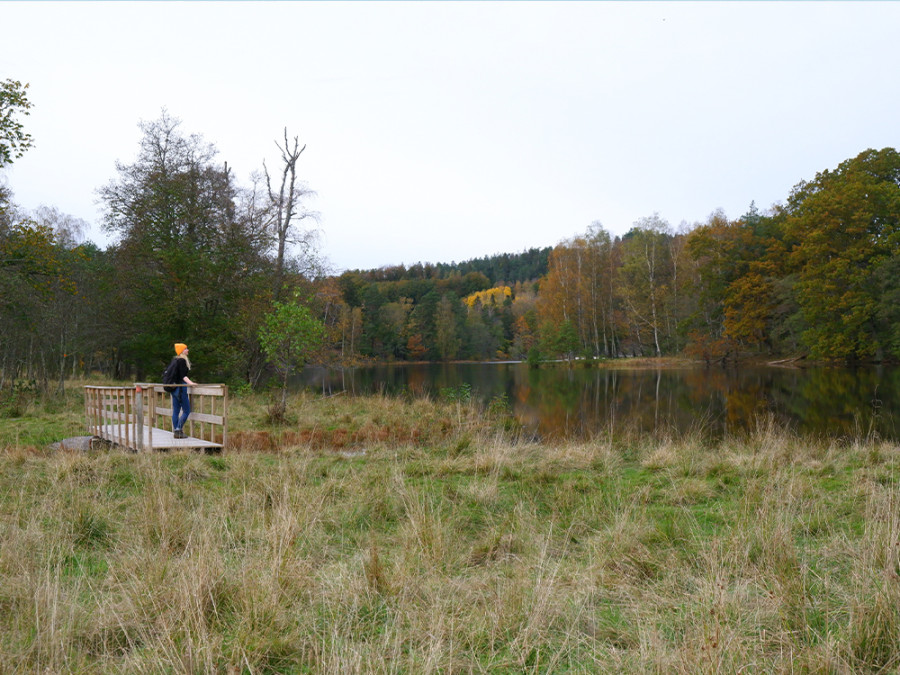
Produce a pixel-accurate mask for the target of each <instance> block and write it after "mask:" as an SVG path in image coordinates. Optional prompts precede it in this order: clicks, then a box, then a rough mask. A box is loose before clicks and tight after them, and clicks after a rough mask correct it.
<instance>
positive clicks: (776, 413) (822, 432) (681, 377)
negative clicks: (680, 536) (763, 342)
mask: <svg viewBox="0 0 900 675" xmlns="http://www.w3.org/2000/svg"><path fill="white" fill-rule="evenodd" d="M295 384H296V385H297V386H300V387H307V388H310V389H312V390H315V391H318V392H324V393H326V394H335V393H338V392H342V391H347V392H351V393H358V394H365V393H373V392H384V393H387V394H398V393H411V394H413V395H426V394H427V395H431V396H443V397H447V398H456V399H460V398H462V399H464V398H466V396H471V397H474V398H477V399H480V400H481V401H483V402H484V403H486V404H491V403H492V402H493V403H494V405H503V404H504V403H506V404H508V406H509V408H510V410H511V412H512V414H513V415H515V417H516V418H517V419H518V420H519V422H520V423H521V424H522V425H523V427H524V428H525V429H526V430H527V431H528V432H529V433H532V434H534V435H535V436H536V437H539V438H543V439H548V438H558V437H567V438H572V437H590V436H593V435H597V434H604V433H620V432H640V433H673V434H683V433H685V432H693V431H697V432H701V433H703V434H705V435H707V436H713V437H721V436H724V435H730V434H741V433H744V432H746V431H747V430H750V429H753V428H755V427H756V426H757V425H758V424H759V423H760V422H761V421H774V422H775V423H776V424H778V425H780V426H783V427H785V428H787V429H790V430H793V431H796V432H798V433H803V434H814V435H819V436H827V437H833V438H845V437H853V436H865V435H868V434H872V433H874V434H877V435H878V436H879V437H881V438H885V439H891V440H897V439H898V437H900V435H898V425H897V418H898V415H900V368H896V367H886V366H879V367H860V368H832V367H811V368H785V367H775V366H754V367H740V368H728V369H724V368H717V367H714V368H703V367H691V368H673V369H663V370H656V369H633V370H632V369H624V368H592V367H582V366H577V365H576V367H574V368H570V367H567V366H566V365H564V364H554V365H545V366H543V367H541V368H538V369H534V368H529V367H528V365H527V364H524V363H449V364H448V363H430V364H394V365H378V366H367V367H364V368H352V369H346V370H339V369H326V368H307V369H306V370H304V371H303V373H302V374H301V375H300V376H299V378H298V379H297V380H296V381H295Z"/></svg>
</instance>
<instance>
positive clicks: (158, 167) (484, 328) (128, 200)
mask: <svg viewBox="0 0 900 675" xmlns="http://www.w3.org/2000/svg"><path fill="white" fill-rule="evenodd" d="M26 88H27V85H25V86H23V85H21V84H20V83H18V82H14V81H12V80H7V81H6V82H5V83H0V171H2V169H3V168H4V166H7V165H9V164H11V163H12V162H14V161H15V160H16V159H17V158H18V157H20V156H21V154H22V153H23V152H25V151H27V149H28V147H29V145H30V143H31V138H30V136H29V135H28V134H27V133H26V132H25V129H24V127H23V126H22V123H21V122H19V121H16V118H15V117H14V116H13V114H12V113H15V112H19V113H27V109H28V107H30V104H29V103H28V101H27V97H26V96H25V93H26V92H25V89H26ZM140 127H141V131H142V139H141V142H140V147H139V149H138V154H137V159H136V160H135V161H134V162H133V163H130V164H127V163H119V164H117V166H116V175H115V176H114V177H113V178H112V179H111V180H110V181H109V183H107V184H106V185H103V186H98V196H99V200H100V203H101V205H102V207H103V214H104V215H103V222H102V226H103V229H104V232H105V233H107V234H108V235H109V237H110V241H111V243H110V244H109V245H107V246H106V248H100V247H99V246H97V245H96V244H95V243H93V242H90V241H84V240H83V236H82V233H83V231H84V230H85V229H86V225H87V224H86V223H84V222H83V221H80V220H78V219H77V218H74V217H72V216H69V215H67V214H64V213H61V212H60V211H59V210H58V209H56V208H55V207H53V206H43V207H41V208H39V209H37V210H35V211H33V212H27V211H25V210H24V209H22V208H20V207H19V206H17V205H16V203H15V194H14V186H11V185H8V184H7V183H6V182H4V183H2V184H0V389H2V388H7V387H13V386H21V383H23V382H25V383H31V384H32V385H33V386H41V387H44V388H47V387H52V386H54V385H56V384H57V383H58V386H59V387H62V386H63V385H64V381H65V379H66V378H69V377H78V376H84V375H90V374H93V373H99V374H101V375H102V376H104V377H110V378H122V379H129V378H134V379H145V378H146V379H151V380H152V379H156V378H158V377H159V374H160V373H161V371H162V369H163V368H164V366H165V364H166V363H167V362H168V360H169V358H170V355H171V350H172V345H173V343H175V342H186V343H187V344H189V345H191V350H192V354H195V355H197V357H198V358H196V362H197V365H198V377H200V378H202V379H204V380H206V381H225V382H231V383H247V384H249V385H252V386H255V385H258V384H260V383H262V382H263V381H265V379H266V376H267V375H268V374H271V372H272V366H273V364H272V358H271V357H272V354H271V352H270V351H267V350H266V349H264V346H265V344H264V340H263V339H262V338H261V335H262V334H263V329H264V324H265V321H266V317H268V316H271V315H272V313H273V312H274V311H276V310H277V309H278V308H279V307H283V306H285V305H290V304H296V305H302V306H303V307H305V308H307V310H308V311H309V312H310V314H311V316H312V317H314V318H315V320H316V321H317V322H319V323H320V324H321V326H322V327H323V332H322V335H323V339H322V341H321V345H317V349H316V350H315V352H314V353H310V354H308V355H307V358H308V359H310V360H312V361H315V362H320V363H325V364H330V365H334V366H339V367H344V366H353V365H357V364H360V363H365V362H368V361H372V360H377V361H385V360H398V361H403V360H407V361H421V360H469V359H471V360H493V359H504V360H505V359H516V360H518V359H523V360H529V361H531V362H540V361H542V360H557V359H575V358H584V359H601V358H608V359H614V358H621V357H629V356H665V355H680V354H683V355H686V356H688V357H690V358H693V359H698V360H701V361H704V362H706V363H718V362H725V361H729V360H735V359H740V358H746V357H759V356H765V357H786V356H791V357H807V358H810V359H816V360H826V361H840V362H849V363H853V362H862V361H873V360H874V361H891V360H896V359H897V358H898V357H900V257H898V246H900V155H898V153H897V151H896V150H895V149H893V148H884V149H881V150H873V149H868V150H865V151H863V152H861V153H860V154H859V155H857V156H856V157H853V158H850V159H847V160H845V161H843V162H842V163H840V164H839V165H838V166H837V167H836V168H834V169H825V170H822V171H821V172H820V173H817V174H816V175H815V176H814V177H812V178H811V179H809V180H808V181H801V182H800V183H799V184H797V185H796V186H794V188H793V189H792V190H791V191H790V193H789V194H788V195H787V196H786V199H785V201H784V202H783V203H778V204H775V205H773V206H771V207H769V208H768V209H765V210H759V209H758V208H757V207H756V206H755V205H754V204H752V203H751V204H750V206H749V207H748V210H747V212H746V213H745V214H744V215H742V216H740V217H739V218H737V219H735V220H729V219H728V218H727V217H726V215H725V214H724V213H723V212H721V211H720V210H715V211H713V212H712V213H711V215H710V216H709V217H708V219H707V220H706V221H705V222H700V223H693V224H688V223H681V224H680V225H679V226H678V227H677V228H675V227H673V226H672V225H671V224H670V223H668V222H667V221H666V220H664V219H662V218H661V217H660V216H659V215H657V214H652V215H649V216H647V217H645V218H642V219H640V220H638V221H637V222H635V223H633V224H632V225H631V227H630V229H629V230H628V231H627V232H626V233H625V234H624V235H622V236H617V235H613V234H612V233H611V232H610V231H608V230H607V229H606V228H605V227H604V226H603V225H602V224H600V223H599V222H597V223H593V224H591V225H590V226H589V227H588V228H587V229H586V231H585V232H584V233H583V234H577V235H575V236H573V237H572V238H570V239H568V240H566V241H562V242H560V243H559V244H558V245H556V246H555V247H553V248H552V249H550V248H543V249H539V248H534V249H531V250H527V251H523V252H520V253H504V254H496V255H491V256H485V257H482V258H478V259H473V260H469V261H464V262H459V263H457V262H450V263H447V262H438V263H421V262H420V263H416V264H414V265H411V266H409V267H406V266H403V265H400V266H393V267H384V268H380V269H375V270H351V271H345V272H343V273H340V274H336V273H334V272H332V271H330V270H329V269H327V266H326V265H325V264H324V263H323V257H322V256H321V254H320V252H319V251H318V249H317V247H316V240H315V233H316V230H315V227H314V225H315V218H316V214H315V213H314V212H313V211H311V210H310V209H309V207H308V203H309V198H310V197H311V196H312V195H313V194H314V193H313V192H312V189H311V188H310V186H309V185H308V184H307V183H306V182H305V181H304V180H301V178H300V174H301V169H302V165H300V160H301V157H302V152H303V149H304V148H305V146H302V147H301V145H300V143H299V141H298V139H297V138H296V137H293V138H292V137H290V136H289V135H288V132H287V130H286V129H285V131H284V136H283V138H282V139H280V140H279V141H278V147H279V149H280V151H281V158H280V160H281V161H280V164H279V165H278V166H276V167H272V168H270V167H267V166H264V167H263V170H262V172H260V173H257V174H255V175H254V178H253V180H252V181H251V184H250V185H241V184H239V183H238V182H237V181H236V179H235V178H234V174H233V170H232V167H230V166H229V165H228V164H227V163H226V162H222V161H220V160H219V159H218V152H217V149H216V148H215V146H214V145H213V144H212V143H209V142H207V141H205V140H204V139H203V138H202V136H200V135H197V134H193V133H186V132H185V131H184V130H183V129H182V128H181V123H180V121H179V120H178V119H177V118H175V117H173V116H171V115H169V114H168V113H167V112H166V111H163V113H162V114H161V116H160V117H159V119H157V120H154V121H152V122H142V123H141V124H140ZM313 180H314V178H313Z"/></svg>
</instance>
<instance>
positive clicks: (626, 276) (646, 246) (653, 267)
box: [619, 214, 672, 356]
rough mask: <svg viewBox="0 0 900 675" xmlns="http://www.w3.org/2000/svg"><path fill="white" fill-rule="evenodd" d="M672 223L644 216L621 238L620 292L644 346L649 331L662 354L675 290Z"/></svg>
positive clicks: (654, 216) (640, 346)
mask: <svg viewBox="0 0 900 675" xmlns="http://www.w3.org/2000/svg"><path fill="white" fill-rule="evenodd" d="M670 229H671V228H670V227H669V224H668V223H667V222H666V221H665V220H663V219H661V218H660V217H659V216H658V215H657V214H654V215H653V216H651V217H649V218H643V219H641V220H639V221H637V222H636V223H635V224H634V227H633V228H632V229H631V230H630V231H629V232H628V233H627V234H626V235H625V236H624V237H623V238H622V249H623V252H622V266H621V268H620V271H619V281H620V292H621V294H622V297H623V299H624V302H625V304H626V306H627V311H628V313H629V314H630V317H631V321H632V325H633V326H634V329H635V338H636V339H637V340H638V345H639V348H641V349H642V345H643V339H644V338H643V335H644V332H645V331H646V333H647V335H648V336H649V339H650V341H651V342H652V346H653V351H654V353H655V354H656V355H657V356H660V355H662V353H663V350H662V345H663V339H664V338H665V337H667V334H666V333H665V332H664V330H665V328H666V326H667V324H668V323H669V322H668V321H666V319H667V316H666V315H667V312H668V311H669V307H670V304H669V303H670V302H671V293H672V259H671V249H670V248H669V246H668V242H669V239H670V238H671V233H670Z"/></svg>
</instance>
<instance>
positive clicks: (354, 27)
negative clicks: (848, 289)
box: [0, 0, 900, 273]
mask: <svg viewBox="0 0 900 675" xmlns="http://www.w3.org/2000/svg"><path fill="white" fill-rule="evenodd" d="M898 27H900V3H896V2H856V1H853V2H646V3H645V2H559V1H554V2H515V1H513V2H418V1H406V2H310V3H306V2H258V1H255V2H78V1H75V2H62V3H57V2H9V1H6V0H2V1H0V79H7V78H12V79H14V80H19V81H22V82H27V83H29V89H28V97H29V100H30V101H31V102H32V104H33V108H32V110H31V114H30V116H28V117H25V118H23V121H24V122H25V125H26V130H27V131H28V132H30V133H31V135H32V136H33V139H34V148H33V149H31V150H29V151H28V152H27V153H26V154H25V155H24V156H23V157H22V158H21V159H19V160H17V161H16V162H15V163H14V164H13V165H12V166H11V167H9V168H8V169H6V170H5V171H3V175H2V176H0V180H5V181H6V184H7V186H8V187H9V188H11V189H12V191H13V193H14V200H15V202H16V203H18V204H19V205H20V206H21V207H23V208H25V209H35V208H37V207H38V206H41V205H46V206H53V207H56V208H57V209H59V210H60V211H62V212H63V213H66V214H70V215H73V216H75V217H77V218H81V219H83V220H85V221H87V222H88V223H89V225H90V227H89V229H88V232H87V238H88V239H91V240H93V241H94V242H95V243H98V244H99V245H101V246H105V245H107V244H108V243H109V241H110V240H109V238H108V235H107V234H105V233H104V232H103V231H102V228H101V225H100V224H101V219H102V213H103V208H102V204H100V203H99V202H98V193H97V191H98V189H99V188H101V187H102V186H104V185H106V184H108V183H109V182H110V181H112V180H115V179H116V177H117V172H116V162H117V161H118V162H124V163H126V164H128V163H131V162H133V161H134V160H135V159H136V157H137V152H138V143H139V140H140V137H141V131H140V128H139V124H140V122H141V121H145V122H150V121H153V120H155V119H157V118H159V116H160V114H161V111H162V110H163V109H164V108H165V109H166V110H167V111H168V113H169V114H170V115H172V116H174V117H176V118H178V119H180V120H181V123H182V125H181V129H182V131H183V132H184V133H185V134H200V135H202V136H203V138H204V140H206V141H207V142H210V143H212V144H214V145H215V146H216V148H217V149H218V151H219V155H218V159H219V160H220V161H227V162H228V165H229V166H230V167H231V168H232V170H233V175H234V176H235V178H236V180H237V181H238V182H239V183H242V184H245V185H249V183H250V176H251V174H252V173H253V172H254V171H260V170H261V168H262V164H263V161H266V163H267V164H268V166H269V167H270V168H271V167H276V166H278V161H279V152H278V149H277V148H276V146H275V142H276V141H277V140H283V137H284V130H285V128H287V132H288V135H289V137H290V138H293V137H294V136H297V137H298V138H299V140H300V142H301V144H304V143H305V144H306V146H307V147H306V150H305V151H304V153H303V155H302V156H301V159H300V161H299V163H298V170H299V173H300V177H301V178H302V179H303V180H304V181H305V182H306V183H307V184H308V186H309V187H310V188H311V189H312V190H314V191H315V192H316V196H315V198H313V199H312V200H310V201H309V203H308V207H309V208H311V209H312V210H314V211H316V212H318V213H319V216H320V217H319V222H318V226H317V227H318V230H319V232H320V251H321V254H322V256H323V257H324V258H326V259H327V261H328V262H329V263H330V265H331V269H332V270H333V271H334V272H336V273H337V272H340V271H342V270H346V269H372V268H377V267H382V266H388V265H396V264H406V265H411V264H414V263H416V262H432V263H437V262H454V261H455V262H461V261H464V260H470V259H473V258H479V257H483V256H486V255H493V254H496V253H518V252H522V251H524V250H527V249H530V248H533V247H544V246H553V245H555V244H557V243H559V242H560V241H563V240H565V239H569V238H571V237H574V236H576V235H579V234H583V233H584V232H585V231H586V230H587V229H588V227H589V226H591V224H592V223H596V222H599V223H600V224H602V226H603V227H604V228H606V229H607V230H608V231H609V232H611V233H613V234H615V235H621V234H624V233H625V232H627V231H628V230H629V229H630V228H631V227H632V226H633V225H634V223H635V222H637V221H639V220H640V219H642V218H646V217H650V216H652V215H653V214H658V215H659V216H660V217H661V218H663V219H665V220H666V221H668V222H669V223H670V225H671V226H672V227H673V229H677V228H679V227H681V226H682V225H684V226H687V227H691V226H694V225H696V224H697V223H701V222H704V221H706V220H707V218H708V217H709V215H710V214H711V213H712V212H714V211H715V210H717V209H722V210H723V211H724V212H725V214H726V215H727V216H728V217H729V218H738V217H740V216H741V215H742V214H744V213H746V212H747V211H748V210H749V207H750V204H751V202H753V203H755V205H756V206H757V207H758V208H759V209H760V210H765V209H767V208H770V207H771V206H772V205H774V204H776V203H779V202H783V201H785V200H786V199H787V197H788V195H789V194H790V191H791V189H792V188H793V187H794V186H795V185H796V184H797V183H799V182H800V181H803V180H811V179H813V178H814V177H815V175H816V173H818V172H820V171H823V170H826V169H833V168H835V167H836V166H837V165H838V164H840V163H841V162H842V161H844V160H846V159H849V158H851V157H854V156H856V155H857V154H859V153H860V152H862V151H864V150H866V149H868V148H876V149H881V148H884V147H894V148H897V147H900V124H898V120H900V86H898V85H897V82H896V73H897V72H898V70H900V68H898V67H900V51H898V50H897V48H896V43H897V39H896V34H897V28H898Z"/></svg>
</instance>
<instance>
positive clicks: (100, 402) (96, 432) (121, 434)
mask: <svg viewBox="0 0 900 675" xmlns="http://www.w3.org/2000/svg"><path fill="white" fill-rule="evenodd" d="M171 386H179V387H187V388H188V395H189V396H190V401H191V415H190V417H189V418H188V421H187V424H185V427H184V430H183V431H184V433H185V438H175V435H174V433H173V429H172V397H171V396H170V395H169V394H168V393H167V392H166V391H165V390H163V385H161V384H156V383H145V382H139V383H136V384H135V385H134V386H132V387H97V386H86V387H85V388H84V410H85V415H86V418H87V426H88V432H89V433H90V434H92V435H93V436H96V437H98V438H102V439H103V440H105V441H108V442H110V443H114V444H115V445H118V446H120V447H122V448H127V449H128V450H132V451H134V452H142V451H144V450H178V449H185V450H188V449H190V450H203V451H205V452H220V451H222V450H223V449H224V448H225V447H227V444H228V387H227V386H225V385H224V384H201V385H185V384H181V385H171Z"/></svg>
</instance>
